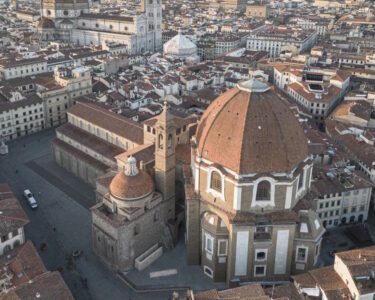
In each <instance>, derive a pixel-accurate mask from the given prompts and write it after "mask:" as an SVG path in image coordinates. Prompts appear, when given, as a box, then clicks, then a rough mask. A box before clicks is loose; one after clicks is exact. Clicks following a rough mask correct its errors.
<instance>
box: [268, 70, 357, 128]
mask: <svg viewBox="0 0 375 300" xmlns="http://www.w3.org/2000/svg"><path fill="white" fill-rule="evenodd" d="M274 83H275V86H276V87H278V88H279V89H282V90H284V91H285V92H286V93H287V94H288V95H289V96H290V98H291V99H293V100H294V101H295V102H296V103H297V104H298V105H299V106H300V107H301V108H302V109H303V111H304V112H305V113H306V114H307V115H309V116H310V118H312V119H313V120H314V122H315V123H316V124H317V125H318V126H324V119H325V117H327V116H328V114H329V113H330V112H331V111H332V110H333V109H334V108H335V107H336V106H337V104H338V103H339V102H340V101H341V100H342V99H343V97H344V96H345V94H346V92H347V91H348V89H349V83H350V73H349V72H346V71H344V70H337V71H336V70H331V69H319V68H305V67H304V66H302V65H300V66H298V65H297V66H290V65H289V64H287V63H284V64H276V65H275V66H274Z"/></svg>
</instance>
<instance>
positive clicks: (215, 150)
mask: <svg viewBox="0 0 375 300" xmlns="http://www.w3.org/2000/svg"><path fill="white" fill-rule="evenodd" d="M86 110H87V109H86ZM86 110H85V111H86ZM184 122H187V120H182V119H179V118H178V117H176V116H173V115H172V114H171V113H170V112H169V111H168V108H167V103H166V102H165V104H164V109H163V112H162V113H161V114H160V115H159V116H156V117H155V118H153V119H152V120H150V121H147V122H146V123H145V124H144V145H139V146H136V147H134V148H132V149H128V150H127V151H126V152H123V153H121V154H118V155H117V156H116V157H115V160H116V166H113V167H112V168H111V169H110V170H109V171H107V173H104V174H103V175H101V176H100V177H98V178H97V180H96V192H97V198H98V204H97V205H95V206H94V207H93V208H91V212H92V235H93V236H92V238H93V247H94V252H95V253H96V254H97V255H98V256H99V257H100V258H101V259H102V261H103V262H105V263H106V264H107V265H108V266H109V267H110V268H111V269H114V270H116V271H127V270H130V269H132V268H137V269H138V270H143V269H144V268H146V267H147V266H149V265H150V264H151V263H152V262H154V261H155V260H156V259H157V258H158V257H160V256H161V255H162V253H163V249H168V248H171V247H172V246H173V244H174V243H176V241H177V236H178V233H179V232H180V233H182V230H183V229H185V243H186V259H187V263H188V264H191V265H200V266H201V268H202V271H203V272H204V274H205V275H207V276H208V277H210V278H212V280H214V281H221V282H226V284H227V285H228V286H230V285H232V284H237V283H239V282H254V281H259V282H263V283H267V282H284V281H288V280H289V278H290V276H291V275H292V274H298V273H302V272H306V271H308V270H310V269H312V268H314V267H315V266H317V265H318V262H319V256H320V248H321V242H322V237H323V234H324V232H325V229H324V226H323V225H322V223H321V221H320V219H319V217H318V216H317V214H316V212H315V211H313V210H312V209H311V207H310V205H311V199H310V195H311V193H310V186H311V182H312V169H313V161H312V157H311V156H310V154H309V152H308V142H307V138H306V136H305V134H304V131H303V129H302V127H301V126H300V124H299V123H298V120H297V119H296V118H295V116H294V115H293V113H292V111H291V110H290V108H289V107H288V106H287V104H285V103H284V102H283V101H282V99H280V98H279V97H278V95H277V94H276V93H275V91H274V90H273V88H272V87H270V86H269V85H268V84H267V83H265V82H262V81H258V80H255V79H251V80H248V81H243V82H240V83H238V84H237V86H236V87H234V88H232V89H230V90H228V91H227V92H225V93H224V94H222V95H220V96H219V97H218V98H217V99H215V100H214V101H213V102H212V103H211V105H210V106H209V107H208V108H207V110H206V111H205V113H204V114H203V116H202V117H201V119H200V121H199V123H198V124H197V126H194V127H190V129H193V128H194V130H188V128H187V126H186V123H184ZM116 130H117V129H116ZM94 132H95V131H94ZM181 134H182V135H181ZM183 135H184V138H182V137H183ZM189 140H190V145H189V143H188V142H189ZM182 149H185V150H184V151H183V152H184V153H185V154H184V155H183V156H184V157H185V159H184V160H181V150H182ZM177 182H181V186H182V188H180V185H176V183H177ZM177 187H179V188H178V190H177ZM181 197H182V205H181V206H180V205H177V199H181ZM179 203H180V204H181V202H180V201H179ZM181 224H184V226H182V227H181Z"/></svg>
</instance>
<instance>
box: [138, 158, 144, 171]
mask: <svg viewBox="0 0 375 300" xmlns="http://www.w3.org/2000/svg"><path fill="white" fill-rule="evenodd" d="M139 169H140V170H143V171H144V170H145V164H144V162H143V160H141V161H140V162H139Z"/></svg>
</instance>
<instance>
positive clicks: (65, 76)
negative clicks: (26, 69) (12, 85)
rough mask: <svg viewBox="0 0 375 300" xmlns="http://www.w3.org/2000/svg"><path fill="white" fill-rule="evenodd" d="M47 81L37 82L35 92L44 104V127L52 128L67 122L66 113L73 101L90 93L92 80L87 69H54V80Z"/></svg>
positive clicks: (45, 79) (44, 79)
mask: <svg viewBox="0 0 375 300" xmlns="http://www.w3.org/2000/svg"><path fill="white" fill-rule="evenodd" d="M40 78H41V77H40ZM41 79H42V78H41ZM47 80H48V79H47V78H43V79H42V80H41V81H40V82H39V83H38V82H37V83H36V90H37V95H38V96H39V97H40V98H42V99H43V102H44V107H45V112H46V113H45V122H46V126H47V127H50V126H51V127H53V126H56V125H60V124H62V123H65V122H66V121H67V111H68V109H69V108H70V107H71V106H72V105H73V104H75V99H77V98H78V97H80V96H83V95H87V94H90V93H92V80H91V73H90V69H89V68H87V67H78V68H61V67H60V68H56V69H55V71H54V80H53V81H51V80H50V79H49V80H48V81H47Z"/></svg>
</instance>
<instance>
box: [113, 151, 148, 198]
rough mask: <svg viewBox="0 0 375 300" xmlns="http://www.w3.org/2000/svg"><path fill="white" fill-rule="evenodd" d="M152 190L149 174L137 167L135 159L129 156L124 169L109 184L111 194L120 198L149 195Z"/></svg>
mask: <svg viewBox="0 0 375 300" xmlns="http://www.w3.org/2000/svg"><path fill="white" fill-rule="evenodd" d="M153 190H154V183H153V181H152V178H151V176H150V175H148V174H147V173H146V172H145V171H142V170H141V171H140V170H138V168H137V160H136V159H135V158H134V157H133V156H130V157H129V158H128V161H127V164H126V166H125V170H124V171H122V172H120V173H118V174H117V175H116V176H115V177H114V178H113V180H112V182H111V184H110V185H109V191H110V193H111V195H112V196H114V197H115V198H117V199H120V200H132V199H139V198H142V197H145V196H147V195H149V194H150V193H151V192H152V191H153Z"/></svg>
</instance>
